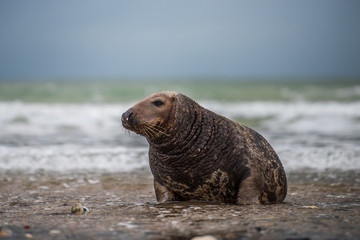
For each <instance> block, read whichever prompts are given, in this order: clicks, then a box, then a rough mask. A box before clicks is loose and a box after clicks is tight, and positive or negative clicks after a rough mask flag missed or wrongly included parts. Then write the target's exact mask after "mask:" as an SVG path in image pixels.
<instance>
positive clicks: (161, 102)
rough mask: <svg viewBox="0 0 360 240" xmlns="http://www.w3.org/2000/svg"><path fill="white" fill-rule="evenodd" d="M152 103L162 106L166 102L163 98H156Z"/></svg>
mask: <svg viewBox="0 0 360 240" xmlns="http://www.w3.org/2000/svg"><path fill="white" fill-rule="evenodd" d="M152 104H154V105H155V106H156V107H160V106H162V105H164V102H163V101H161V100H155V101H153V102H152Z"/></svg>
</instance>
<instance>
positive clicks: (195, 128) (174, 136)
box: [148, 94, 225, 167]
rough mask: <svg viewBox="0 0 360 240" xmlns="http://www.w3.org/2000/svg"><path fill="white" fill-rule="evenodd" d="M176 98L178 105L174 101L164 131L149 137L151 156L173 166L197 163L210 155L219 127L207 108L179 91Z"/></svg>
mask: <svg viewBox="0 0 360 240" xmlns="http://www.w3.org/2000/svg"><path fill="white" fill-rule="evenodd" d="M177 101H179V103H180V104H176V106H177V107H176V109H175V111H174V112H173V114H174V115H173V117H172V118H173V119H171V120H170V121H168V123H169V126H166V129H168V131H167V132H166V133H167V134H166V135H165V134H162V135H160V136H159V138H154V139H151V138H148V141H149V143H150V155H153V157H155V158H156V159H157V160H159V161H160V162H162V163H164V164H165V165H166V164H171V165H172V167H174V165H178V166H179V167H180V166H184V165H183V164H182V163H183V162H184V161H197V162H200V161H201V160H202V159H203V158H204V157H205V156H207V155H209V152H208V150H210V149H211V148H210V147H209V146H212V145H213V143H214V142H215V138H216V135H217V134H215V132H217V129H216V128H218V127H217V126H216V125H217V124H216V123H215V120H214V118H213V113H212V112H211V114H209V113H208V112H210V111H209V110H207V109H204V108H203V107H201V106H200V105H199V104H197V103H196V102H195V101H193V100H192V99H190V98H188V97H186V96H184V95H182V94H179V95H178V97H177ZM179 106H181V107H179ZM224 130H225V129H224Z"/></svg>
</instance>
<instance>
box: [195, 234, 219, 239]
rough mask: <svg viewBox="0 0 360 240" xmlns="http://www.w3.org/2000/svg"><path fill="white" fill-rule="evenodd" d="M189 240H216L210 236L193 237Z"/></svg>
mask: <svg viewBox="0 0 360 240" xmlns="http://www.w3.org/2000/svg"><path fill="white" fill-rule="evenodd" d="M191 240H217V238H216V237H214V236H211V235H205V236H198V237H193V238H192V239H191Z"/></svg>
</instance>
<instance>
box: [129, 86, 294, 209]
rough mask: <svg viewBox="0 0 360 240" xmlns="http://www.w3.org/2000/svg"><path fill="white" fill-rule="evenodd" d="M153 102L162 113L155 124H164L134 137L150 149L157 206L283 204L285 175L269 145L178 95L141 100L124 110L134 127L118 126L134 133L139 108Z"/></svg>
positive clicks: (139, 124) (138, 123)
mask: <svg viewBox="0 0 360 240" xmlns="http://www.w3.org/2000/svg"><path fill="white" fill-rule="evenodd" d="M159 97H160V98H161V99H162V101H164V102H166V104H165V103H164V108H165V107H166V109H164V110H163V111H162V112H159V114H160V113H161V114H160V115H161V116H160V119H163V118H165V116H166V120H165V121H160V120H159V119H156V121H155V120H154V122H156V124H153V125H152V129H153V131H155V130H156V129H159V131H158V132H156V131H155V132H156V133H157V134H148V132H146V131H137V133H139V134H142V135H144V136H145V137H146V138H147V140H148V142H149V144H150V149H149V158H150V168H151V171H152V174H153V175H154V187H155V193H156V197H157V200H158V201H159V202H164V201H188V200H200V201H213V202H224V203H237V204H255V203H275V202H282V201H283V200H284V199H285V197H286V192H287V183H286V176H285V172H284V169H283V167H282V164H281V162H280V160H279V158H278V156H277V154H276V153H275V151H274V150H273V148H272V147H271V146H270V144H269V143H268V142H267V141H266V140H265V139H264V138H263V137H262V136H261V135H260V134H259V133H257V132H255V131H254V130H252V129H250V128H248V127H245V126H244V125H241V124H238V123H235V122H233V121H231V120H229V119H227V118H225V117H223V116H220V115H218V114H215V113H214V112H212V111H209V110H207V109H205V108H203V107H201V106H200V105H199V104H197V103H196V102H195V101H193V100H192V99H190V98H188V97H186V96H184V95H182V94H179V93H174V92H166V93H159V94H155V95H153V96H150V97H149V98H146V99H145V100H143V101H142V102H140V103H139V105H135V106H134V107H133V108H131V109H130V110H131V111H132V113H133V116H132V117H133V118H136V120H137V121H136V124H129V123H128V122H126V121H124V119H123V125H124V126H125V127H126V128H128V129H129V130H133V131H135V132H136V129H138V128H139V126H141V123H142V122H145V121H143V119H142V118H143V115H142V114H141V111H142V109H141V108H143V107H144V104H145V102H147V101H150V102H151V101H154V100H152V99H154V98H159ZM154 111H157V110H155V109H154ZM155 115H156V114H155ZM123 118H124V117H123ZM124 122H125V123H124ZM146 122H149V121H148V120H147V121H146ZM150 122H151V121H150ZM135 125H136V126H135ZM154 129H155V130H154Z"/></svg>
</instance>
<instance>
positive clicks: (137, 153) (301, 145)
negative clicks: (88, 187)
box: [0, 83, 360, 173]
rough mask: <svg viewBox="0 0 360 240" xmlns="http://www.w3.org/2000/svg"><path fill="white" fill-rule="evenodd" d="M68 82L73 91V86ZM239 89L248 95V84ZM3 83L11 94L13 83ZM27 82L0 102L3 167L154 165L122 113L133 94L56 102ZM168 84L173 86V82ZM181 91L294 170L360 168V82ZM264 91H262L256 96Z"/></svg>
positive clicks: (28, 170)
mask: <svg viewBox="0 0 360 240" xmlns="http://www.w3.org/2000/svg"><path fill="white" fill-rule="evenodd" d="M68 85H69V86H68V87H69V89H71V84H70V83H68ZM222 85H224V84H222ZM222 85H220V86H222ZM52 86H53V88H54V86H55V90H54V89H52V91H56V85H52ZM237 86H238V87H239V92H240V93H241V92H242V91H243V90H241V89H240V88H241V84H239V85H237ZM1 87H2V88H3V89H2V91H3V92H4V91H5V90H4V88H6V87H9V85H7V86H1ZM11 87H12V88H13V86H10V87H9V88H11ZM28 87H29V92H30V93H31V94H32V95H31V94H30V95H31V96H30V97H29V95H26V96H27V97H29V98H28V99H24V98H22V96H23V95H21V94H20V93H19V94H18V93H16V92H13V98H12V99H11V98H9V97H7V99H5V100H4V99H2V101H1V102H0V171H2V172H6V171H21V172H24V173H32V172H37V171H49V172H51V171H53V172H60V173H64V172H86V171H99V172H131V171H139V170H148V169H149V166H148V155H147V154H148V144H147V142H146V140H145V139H144V138H143V137H141V136H138V135H136V134H134V133H130V134H129V133H128V132H127V131H125V130H124V129H123V127H122V126H121V121H120V117H121V114H122V113H123V112H124V111H125V110H126V109H128V108H129V107H131V106H132V105H133V104H134V103H135V102H136V100H135V99H132V98H134V95H131V97H132V98H128V99H120V98H119V99H115V100H112V101H99V99H106V95H105V93H104V92H101V91H98V92H97V95H96V96H97V98H95V99H94V98H92V99H90V100H89V99H86V98H83V99H81V100H78V99H77V100H75V99H74V100H70V101H69V99H68V98H67V96H66V95H64V96H61V95H60V96H59V95H57V97H56V101H54V100H53V99H52V98H51V95H50V97H44V95H41V96H38V99H37V96H36V89H32V88H36V85H34V86H32V85H31V84H29V85H28ZM132 87H134V86H132ZM139 87H140V86H139ZM165 87H166V90H171V84H168V85H166V86H165ZM165 87H164V88H165ZM225 87H226V86H224V88H225ZM105 88H106V87H105ZM109 88H113V86H111V85H109ZM144 88H145V87H144ZM174 88H175V90H179V89H180V90H183V91H184V92H185V93H186V94H187V95H188V96H190V97H193V98H195V99H196V100H197V101H198V102H199V103H200V104H201V105H202V106H204V107H206V108H208V109H210V110H212V111H214V112H216V113H219V114H222V115H224V116H226V117H228V118H230V119H233V120H235V121H238V122H241V123H243V124H245V125H247V126H250V127H252V128H253V129H255V130H256V131H258V132H259V133H261V134H262V135H263V136H264V137H265V138H266V139H267V140H268V141H269V142H270V144H271V145H272V146H273V147H274V149H275V150H276V152H277V153H278V155H279V157H280V159H281V161H282V163H283V165H284V167H285V170H286V171H287V172H292V171H302V170H304V169H307V170H313V171H328V170H333V171H349V170H355V171H360V84H359V85H357V84H356V83H354V84H350V85H332V86H330V87H329V86H328V87H326V86H325V87H323V88H322V87H319V86H318V87H317V88H315V90H314V87H311V86H309V85H308V84H307V85H306V84H299V86H297V88H286V87H283V88H281V87H278V88H276V89H277V91H275V92H274V93H272V94H268V95H267V96H266V97H264V95H265V94H266V89H267V88H268V84H264V85H261V84H257V85H254V87H253V88H249V87H248V88H247V89H248V90H247V91H250V90H251V91H253V95H254V94H255V97H254V96H253V95H251V94H249V96H250V97H248V98H245V99H244V97H243V96H242V97H241V96H239V98H236V97H235V98H226V96H223V95H220V97H219V95H217V93H218V92H221V91H222V90H223V92H224V93H223V94H226V91H225V90H224V89H218V88H219V85H216V86H215V87H212V88H209V87H208V88H207V89H206V88H205V89H203V91H205V93H199V91H201V89H200V90H199V87H198V85H196V86H195V87H191V86H190V85H176V86H174ZM103 89H104V86H103ZM249 89H250V90H249ZM294 89H295V90H294ZM297 89H301V90H298V91H297ZM309 89H310V90H311V91H312V92H310V93H309V91H310V90H309ZM158 90H162V88H161V87H160V86H159V85H158V86H157V87H155V88H153V89H151V90H149V89H145V90H142V93H143V96H137V95H136V96H135V97H136V98H137V99H138V100H141V99H142V98H143V97H144V96H146V94H148V93H151V92H154V91H158ZM72 91H74V92H75V93H76V90H72ZM79 91H80V90H79ZM82 91H83V90H82ZM211 91H214V92H215V91H217V92H215V93H213V94H211V93H212V92H211ZM232 91H235V92H236V89H235V90H234V89H233V90H232ZM316 91H317V92H318V93H316ZM0 92H1V91H0ZM99 92H100V93H99ZM140 92H141V91H140ZM257 93H261V94H262V95H261V94H260V95H259V96H258V97H256V94H257ZM17 94H18V95H17ZM79 95H80V92H79ZM139 95H141V94H139ZM316 96H319V97H316ZM321 96H323V97H321ZM324 96H326V97H324ZM62 98H63V99H62ZM0 99H1V97H0ZM29 99H31V100H29ZM84 99H85V100H84Z"/></svg>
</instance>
